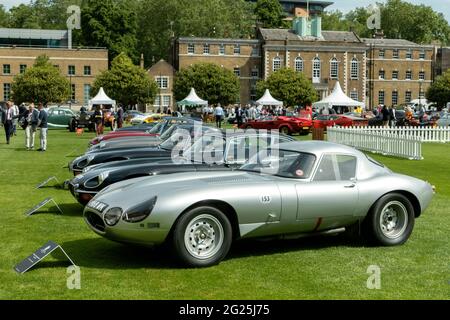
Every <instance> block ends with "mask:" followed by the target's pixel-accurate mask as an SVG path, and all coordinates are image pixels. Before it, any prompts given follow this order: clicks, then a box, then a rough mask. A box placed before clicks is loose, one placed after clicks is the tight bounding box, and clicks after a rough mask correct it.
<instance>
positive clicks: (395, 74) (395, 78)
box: [392, 71, 398, 80]
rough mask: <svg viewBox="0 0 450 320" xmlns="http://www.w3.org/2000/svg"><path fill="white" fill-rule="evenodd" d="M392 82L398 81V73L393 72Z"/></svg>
mask: <svg viewBox="0 0 450 320" xmlns="http://www.w3.org/2000/svg"><path fill="white" fill-rule="evenodd" d="M392 80H398V71H392Z"/></svg>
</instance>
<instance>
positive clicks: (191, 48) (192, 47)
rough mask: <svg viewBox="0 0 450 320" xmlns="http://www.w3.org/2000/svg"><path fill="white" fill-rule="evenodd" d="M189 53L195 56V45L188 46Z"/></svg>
mask: <svg viewBox="0 0 450 320" xmlns="http://www.w3.org/2000/svg"><path fill="white" fill-rule="evenodd" d="M187 53H188V54H194V53H195V45H194V44H193V43H189V44H188V46H187Z"/></svg>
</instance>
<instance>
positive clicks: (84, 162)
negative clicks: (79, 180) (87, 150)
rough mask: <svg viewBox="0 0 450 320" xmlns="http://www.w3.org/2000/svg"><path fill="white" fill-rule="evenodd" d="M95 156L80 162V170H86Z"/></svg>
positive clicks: (91, 155) (89, 156)
mask: <svg viewBox="0 0 450 320" xmlns="http://www.w3.org/2000/svg"><path fill="white" fill-rule="evenodd" d="M94 158H95V156H94V155H93V154H90V155H88V156H87V157H86V158H84V159H83V160H81V161H80V162H78V167H79V168H85V167H87V166H88V164H89V163H90V162H91V161H92V160H94Z"/></svg>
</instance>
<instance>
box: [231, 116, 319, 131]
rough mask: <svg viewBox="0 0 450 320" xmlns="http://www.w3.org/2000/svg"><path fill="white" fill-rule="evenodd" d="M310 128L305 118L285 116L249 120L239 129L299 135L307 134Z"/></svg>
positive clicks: (310, 125) (309, 122) (308, 120)
mask: <svg viewBox="0 0 450 320" xmlns="http://www.w3.org/2000/svg"><path fill="white" fill-rule="evenodd" d="M311 127H312V121H311V120H310V119H307V118H297V117H286V116H279V117H276V116H265V117H262V118H260V119H256V120H249V121H248V122H246V123H243V124H242V125H241V126H240V127H239V128H240V129H265V130H279V131H280V132H281V133H284V134H293V133H299V134H301V135H307V134H309V131H310V129H311Z"/></svg>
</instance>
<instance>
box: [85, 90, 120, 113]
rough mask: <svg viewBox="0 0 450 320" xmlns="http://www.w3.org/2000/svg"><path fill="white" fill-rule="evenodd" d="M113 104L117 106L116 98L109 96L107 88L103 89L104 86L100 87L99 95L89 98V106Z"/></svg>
mask: <svg viewBox="0 0 450 320" xmlns="http://www.w3.org/2000/svg"><path fill="white" fill-rule="evenodd" d="M100 104H103V105H112V107H113V108H114V109H115V108H116V100H112V99H111V98H110V97H108V96H107V95H106V93H105V90H103V87H102V88H100V90H99V91H98V93H97V95H96V96H95V97H94V98H92V99H91V100H89V108H91V107H92V106H93V105H100Z"/></svg>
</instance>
